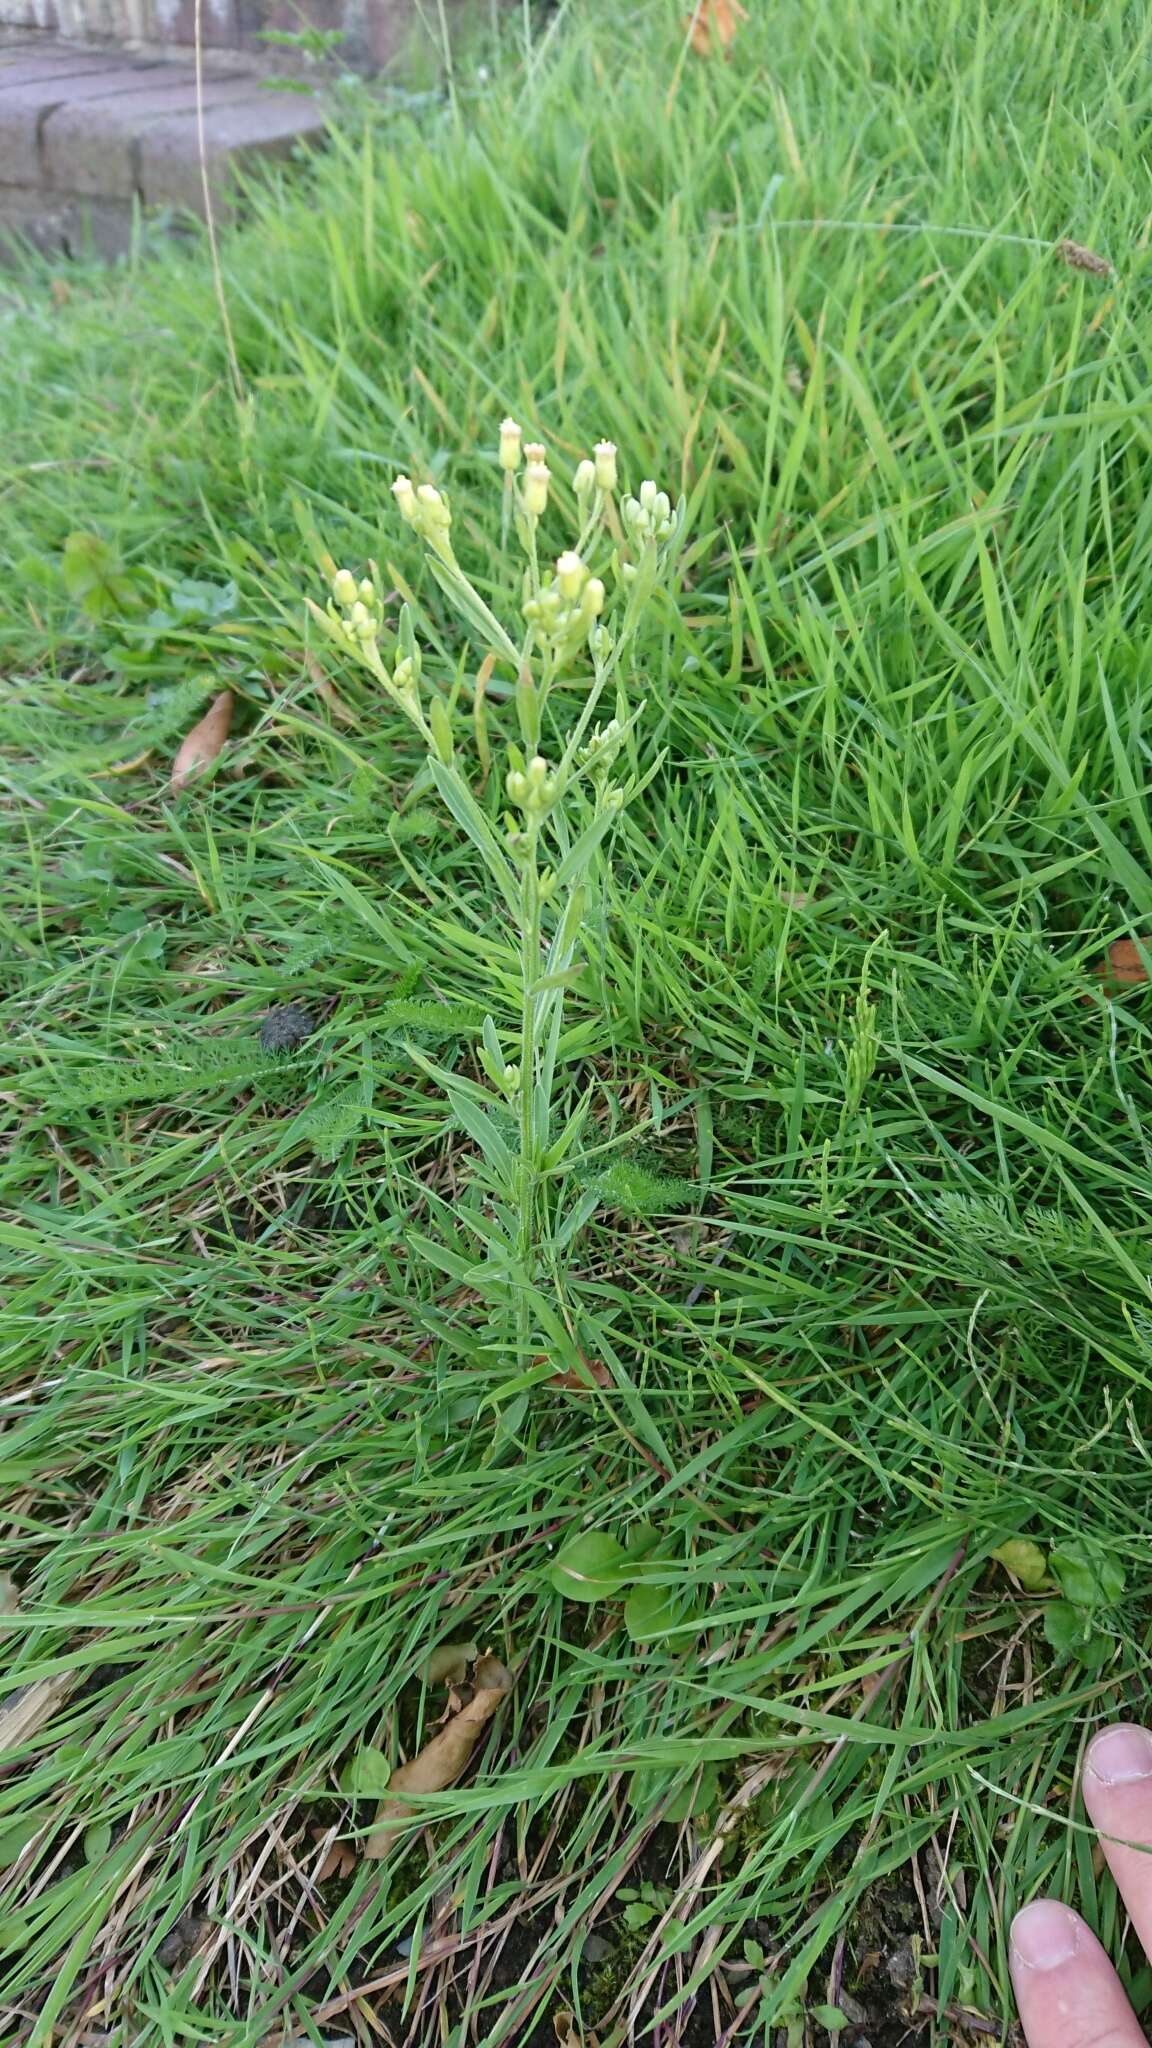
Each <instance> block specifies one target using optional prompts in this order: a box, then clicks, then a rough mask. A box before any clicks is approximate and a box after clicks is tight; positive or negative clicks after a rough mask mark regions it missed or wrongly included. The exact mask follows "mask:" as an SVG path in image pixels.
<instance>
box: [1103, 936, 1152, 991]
mask: <svg viewBox="0 0 1152 2048" xmlns="http://www.w3.org/2000/svg"><path fill="white" fill-rule="evenodd" d="M1141 945H1142V946H1143V951H1144V953H1145V954H1148V955H1152V939H1144V940H1142V941H1141ZM1096 972H1097V974H1098V975H1099V976H1100V979H1101V980H1102V981H1104V982H1107V983H1109V984H1110V985H1111V986H1112V987H1114V988H1137V987H1139V985H1140V983H1141V982H1142V981H1147V979H1148V969H1147V967H1146V966H1145V964H1144V960H1143V958H1142V957H1141V947H1140V946H1138V945H1137V943H1136V941H1135V939H1113V941H1112V944H1111V945H1110V946H1109V948H1108V951H1107V953H1106V955H1105V957H1104V959H1103V960H1101V962H1100V965H1099V966H1098V967H1097V969H1096Z"/></svg>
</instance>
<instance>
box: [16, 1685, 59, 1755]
mask: <svg viewBox="0 0 1152 2048" xmlns="http://www.w3.org/2000/svg"><path fill="white" fill-rule="evenodd" d="M67 1690H68V1680H67V1678H38V1679H36V1680H35V1682H34V1683H33V1684H32V1685H22V1686H21V1687H20V1690H19V1691H18V1692H13V1693H9V1695H8V1698H7V1699H6V1700H0V1756H3V1754H4V1752H5V1750H8V1749H16V1748H18V1747H19V1745H20V1743H22V1742H24V1741H25V1740H26V1739H27V1737H28V1736H29V1735H34V1734H35V1732H36V1730H37V1728H40V1727H42V1726H43V1724H44V1722H45V1721H47V1720H48V1719H49V1718H50V1716H51V1715H52V1714H54V1713H55V1711H56V1708H57V1707H58V1706H59V1704H60V1702H61V1700H62V1699H63V1698H64V1695H65V1693H66V1692H67Z"/></svg>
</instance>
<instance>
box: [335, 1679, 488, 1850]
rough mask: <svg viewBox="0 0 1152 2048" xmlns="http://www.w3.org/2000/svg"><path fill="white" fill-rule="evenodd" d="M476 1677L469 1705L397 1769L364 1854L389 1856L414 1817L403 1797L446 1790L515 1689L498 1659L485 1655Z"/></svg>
mask: <svg viewBox="0 0 1152 2048" xmlns="http://www.w3.org/2000/svg"><path fill="white" fill-rule="evenodd" d="M474 1675H475V1680H476V1692H475V1694H474V1696H473V1698H472V1699H470V1700H469V1701H468V1704H467V1706H464V1707H462V1708H461V1709H460V1712H459V1713H458V1714H454V1715H453V1717H452V1719H451V1720H450V1721H446V1722H445V1724H444V1726H443V1728H441V1729H439V1730H438V1732H437V1733H436V1734H435V1735H434V1736H433V1737H432V1739H431V1741H430V1742H426V1743H425V1745H424V1747H423V1749H422V1750H420V1752H419V1754H418V1755H416V1756H414V1757H413V1758H412V1759H411V1761H410V1762H409V1763H406V1764H401V1765H400V1768H399V1770H396V1771H393V1773H392V1783H391V1786H390V1788H389V1792H388V1797H387V1799H384V1800H382V1801H381V1803H380V1806H379V1808H378V1810H377V1814H376V1825H375V1827H374V1828H373V1830H372V1833H371V1834H370V1835H369V1837H368V1840H367V1842H366V1843H365V1845H364V1854H365V1855H366V1856H386V1855H387V1854H388V1851H389V1849H390V1848H391V1846H392V1840H393V1837H394V1835H395V1834H396V1831H397V1829H398V1828H401V1827H402V1826H403V1825H404V1823H405V1822H406V1821H407V1820H409V1819H410V1818H411V1815H412V1807H411V1803H410V1798H409V1797H406V1796H404V1795H411V1794H413V1793H423V1792H444V1791H446V1790H447V1788H448V1786H449V1785H454V1784H455V1783H456V1780H457V1778H459V1777H460V1776H461V1775H462V1773H463V1771H464V1770H465V1768H466V1766H467V1764H468V1760H469V1758H470V1757H471V1755H472V1751H473V1750H474V1749H475V1747H476V1744H477V1742H478V1741H479V1738H480V1731H481V1729H482V1728H484V1727H485V1725H486V1724H487V1722H489V1721H490V1720H491V1719H492V1716H493V1714H494V1713H495V1712H496V1709H497V1707H498V1706H499V1705H500V1702H501V1700H502V1699H503V1698H504V1696H505V1694H506V1693H508V1692H510V1691H511V1689H512V1674H511V1672H510V1671H509V1670H508V1669H507V1667H506V1666H505V1665H503V1664H501V1662H500V1661H499V1658H497V1657H481V1658H480V1659H479V1661H478V1662H477V1665H476V1670H475V1674H474Z"/></svg>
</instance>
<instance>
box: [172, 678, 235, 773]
mask: <svg viewBox="0 0 1152 2048" xmlns="http://www.w3.org/2000/svg"><path fill="white" fill-rule="evenodd" d="M235 703H236V699H235V697H234V696H233V695H232V692H231V690H221V692H220V695H219V696H218V697H213V699H212V702H211V704H210V705H209V707H208V709H207V711H206V712H205V713H204V716H203V718H201V719H200V720H198V722H197V723H196V724H195V725H194V726H193V727H192V730H191V732H190V733H188V734H186V736H185V738H184V739H183V740H182V741H181V744H180V750H179V752H178V753H177V755H176V759H175V760H174V761H173V763H172V783H171V787H172V794H173V796H179V794H180V791H181V790H182V789H186V788H187V786H188V784H189V783H190V782H191V781H192V779H193V777H194V776H196V775H202V774H203V773H204V770H205V769H206V768H210V767H211V766H212V763H213V761H215V760H216V758H217V756H218V755H219V753H220V750H221V748H222V747H223V745H224V742H225V740H226V739H227V737H228V733H229V729H230V727H231V724H232V711H233V708H234V706H235Z"/></svg>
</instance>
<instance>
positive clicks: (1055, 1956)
mask: <svg viewBox="0 0 1152 2048" xmlns="http://www.w3.org/2000/svg"><path fill="white" fill-rule="evenodd" d="M1081 1789H1082V1791H1083V1794H1084V1804H1085V1806H1086V1807H1087V1809H1088V1817H1089V1819H1090V1820H1091V1822H1092V1825H1093V1827H1094V1828H1095V1829H1096V1831H1097V1833H1098V1834H1099V1836H1100V1838H1101V1843H1100V1845H1101V1848H1102V1849H1103V1851H1104V1855H1105V1857H1106V1858H1107V1862H1108V1867H1109V1869H1110V1870H1111V1872H1112V1875H1113V1877H1114V1878H1115V1879H1116V1883H1117V1885H1118V1886H1119V1889H1120V1896H1121V1898H1122V1899H1123V1901H1124V1904H1125V1905H1126V1906H1127V1908H1128V1913H1129V1917H1130V1918H1131V1921H1132V1925H1133V1927H1134V1928H1135V1929H1136V1932H1137V1934H1138V1935H1139V1937H1140V1940H1141V1941H1142V1942H1143V1944H1144V1949H1145V1953H1146V1954H1147V1955H1148V1956H1149V1957H1150V1958H1152V1733H1149V1731H1148V1729H1146V1728H1133V1727H1128V1726H1116V1727H1114V1728H1104V1729H1102V1730H1101V1731H1100V1733H1099V1735H1096V1736H1094V1737H1093V1739H1092V1741H1091V1742H1090V1743H1089V1745H1088V1752H1087V1755H1086V1756H1085V1759H1084V1776H1083V1781H1082V1785H1081ZM1141 1843H1143V1844H1145V1845H1146V1846H1144V1847H1140V1846H1138V1845H1139V1844H1141ZM1011 1962H1012V1983H1013V1986H1014V1988H1015V1992H1016V2002H1017V2004H1018V2005H1019V2007H1020V2018H1021V2020H1022V2021H1023V2023H1024V2032H1025V2035H1026V2036H1027V2040H1028V2048H1146V2043H1147V2036H1146V2035H1145V2033H1144V2029H1143V2028H1142V2027H1141V2026H1140V2024H1139V2022H1138V2021H1137V2019H1136V2016H1135V2014H1134V2013H1133V2011H1132V2008H1131V2006H1130V2005H1129V2003H1128V2000H1127V1999H1126V1998H1125V1996H1124V1993H1123V1991H1122V1990H1121V1989H1120V1979H1119V1978H1118V1977H1117V1975H1116V1972H1115V1970H1114V1969H1113V1968H1112V1965H1111V1963H1110V1962H1109V1961H1108V1958H1107V1956H1106V1955H1105V1953H1104V1950H1103V1949H1102V1948H1101V1946H1100V1943H1099V1942H1098V1941H1097V1939H1096V1936H1095V1935H1094V1934H1092V1933H1091V1932H1090V1931H1089V1929H1088V1928H1087V1927H1086V1926H1085V1925H1084V1922H1083V1920H1082V1919H1081V1918H1080V1915H1079V1913H1074V1912H1073V1911H1072V1908H1071V1906H1064V1905H1061V1903H1060V1901H1059V1900H1058V1899H1037V1900H1035V1901H1034V1903H1033V1904H1032V1905H1031V1906H1025V1908H1024V1910H1023V1912H1022V1913H1018V1914H1017V1915H1016V1918H1015V1920H1014V1921H1013V1923H1012V1948H1011Z"/></svg>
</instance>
